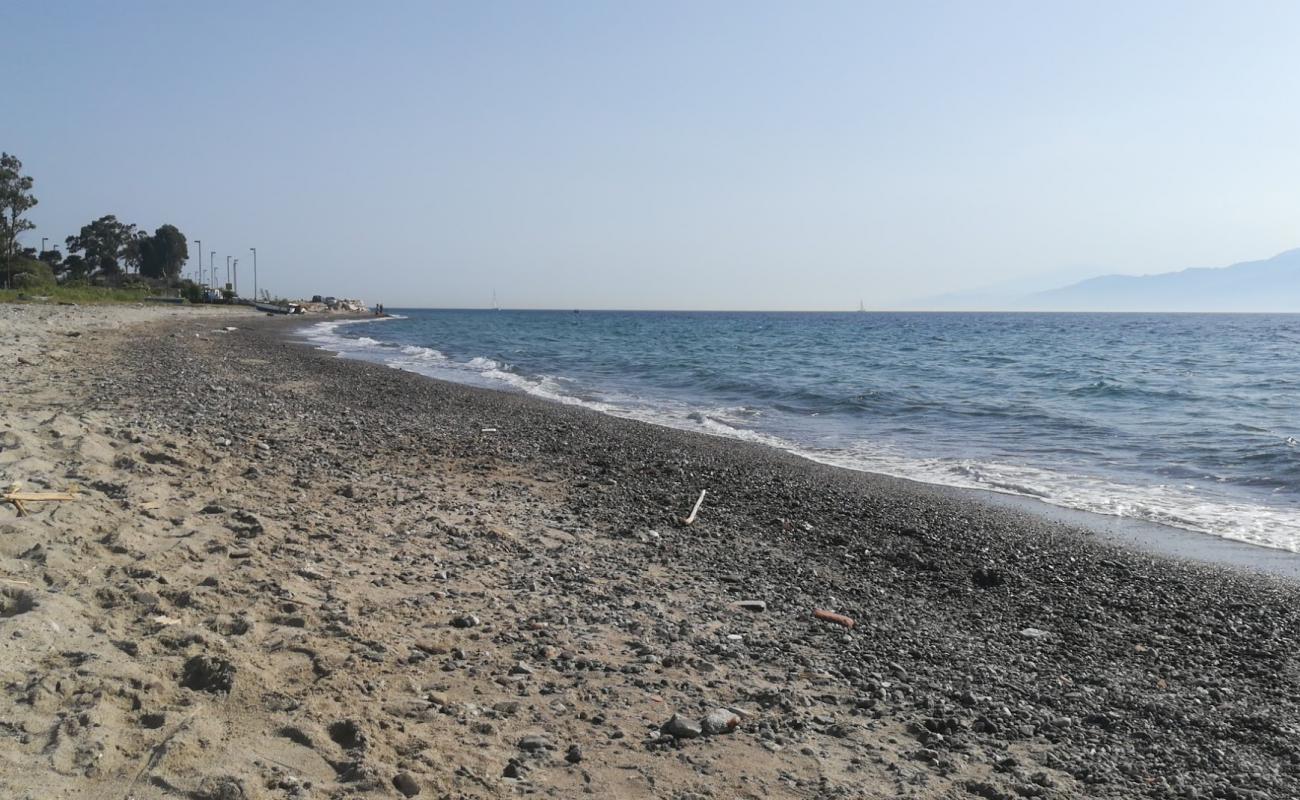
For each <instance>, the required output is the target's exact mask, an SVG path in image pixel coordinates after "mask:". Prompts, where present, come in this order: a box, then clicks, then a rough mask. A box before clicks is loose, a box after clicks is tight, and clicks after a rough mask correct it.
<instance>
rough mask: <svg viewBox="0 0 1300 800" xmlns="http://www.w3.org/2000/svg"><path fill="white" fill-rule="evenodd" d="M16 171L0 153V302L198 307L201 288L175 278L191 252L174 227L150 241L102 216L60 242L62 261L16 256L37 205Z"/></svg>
mask: <svg viewBox="0 0 1300 800" xmlns="http://www.w3.org/2000/svg"><path fill="white" fill-rule="evenodd" d="M22 168H23V164H22V162H21V161H19V160H18V158H17V157H16V156H12V155H10V154H9V153H0V261H3V266H4V273H3V279H4V280H3V289H0V301H12V300H20V299H22V298H24V297H33V296H39V297H49V298H50V299H53V300H59V301H65V302H75V303H96V302H123V301H128V302H134V301H138V300H141V299H143V298H144V297H146V296H149V295H151V294H156V293H158V292H159V291H165V292H166V293H167V294H170V295H171V296H174V297H175V296H179V297H184V298H186V299H188V300H190V301H191V302H203V301H204V299H205V298H206V294H205V287H204V286H202V285H201V284H197V283H194V282H192V281H188V280H181V278H180V275H181V269H182V267H183V266H184V264H185V262H186V261H187V260H189V246H188V242H187V240H186V238H185V234H183V233H181V231H180V229H178V228H177V227H176V226H175V225H171V224H164V225H161V226H159V227H158V228H157V229H155V230H154V232H153V233H152V234H150V233H148V232H147V231H143V230H137V228H136V226H135V225H134V224H132V223H129V222H123V221H121V220H119V219H118V218H117V216H116V215H114V214H105V215H104V216H102V217H99V218H98V219H96V220H93V221H91V222H88V223H86V224H85V225H82V226H81V230H80V231H78V232H77V233H76V234H75V235H73V236H69V237H67V238H66V239H65V240H64V244H65V245H66V247H67V252H68V255H67V256H66V257H65V256H64V255H63V253H60V252H59V250H58V249H57V247H56V248H55V249H53V250H43V251H42V252H39V253H38V252H36V250H35V249H34V248H20V247H19V242H18V237H19V236H20V235H21V234H23V233H24V232H26V231H30V230H34V229H35V227H36V225H35V224H34V223H33V222H32V221H31V220H29V219H27V216H26V215H27V212H28V211H30V210H31V208H32V207H33V206H35V205H36V202H37V201H36V198H35V197H34V196H33V195H32V186H33V183H34V181H33V180H32V177H31V176H30V175H23V174H22ZM223 295H224V296H225V298H226V299H227V300H229V299H231V298H232V297H233V294H231V293H228V292H226V293H223Z"/></svg>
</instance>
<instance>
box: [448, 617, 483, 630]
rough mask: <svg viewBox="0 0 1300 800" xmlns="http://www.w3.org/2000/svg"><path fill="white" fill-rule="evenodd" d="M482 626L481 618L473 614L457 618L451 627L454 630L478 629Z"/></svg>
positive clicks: (453, 620)
mask: <svg viewBox="0 0 1300 800" xmlns="http://www.w3.org/2000/svg"><path fill="white" fill-rule="evenodd" d="M480 624H481V621H480V620H479V618H478V617H476V616H474V615H473V614H461V615H460V616H459V617H455V618H454V619H452V621H451V626H452V627H453V628H476V627H478V626H479V625H480Z"/></svg>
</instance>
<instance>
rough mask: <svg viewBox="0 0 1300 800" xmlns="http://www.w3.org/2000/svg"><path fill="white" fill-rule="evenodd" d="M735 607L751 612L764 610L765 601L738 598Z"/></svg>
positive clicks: (765, 606)
mask: <svg viewBox="0 0 1300 800" xmlns="http://www.w3.org/2000/svg"><path fill="white" fill-rule="evenodd" d="M736 608H740V609H744V610H745V611H753V612H760V611H766V610H767V602H766V601H764V600H740V601H738V602H737V603H736Z"/></svg>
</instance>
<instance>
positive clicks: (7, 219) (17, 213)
mask: <svg viewBox="0 0 1300 800" xmlns="http://www.w3.org/2000/svg"><path fill="white" fill-rule="evenodd" d="M22 169H23V162H21V161H19V160H18V157H17V156H11V155H9V154H8V153H0V255H3V256H4V259H5V285H6V286H9V285H10V284H12V283H13V267H14V258H15V257H16V256H17V253H18V236H19V234H21V233H22V232H23V231H30V230H32V229H33V228H35V227H36V224H35V223H33V222H32V221H31V220H29V219H26V217H25V215H26V214H27V212H28V211H30V210H31V208H32V206H34V205H36V198H35V197H33V196H32V176H30V175H23V174H22Z"/></svg>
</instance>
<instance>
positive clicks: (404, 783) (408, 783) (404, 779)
mask: <svg viewBox="0 0 1300 800" xmlns="http://www.w3.org/2000/svg"><path fill="white" fill-rule="evenodd" d="M393 788H394V789H396V790H397V791H399V792H401V793H402V796H403V797H415V796H416V795H417V794H419V793H420V782H419V781H417V780H416V779H415V776H413V775H412V774H411V773H409V772H399V773H397V775H395V776H394V777H393Z"/></svg>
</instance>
